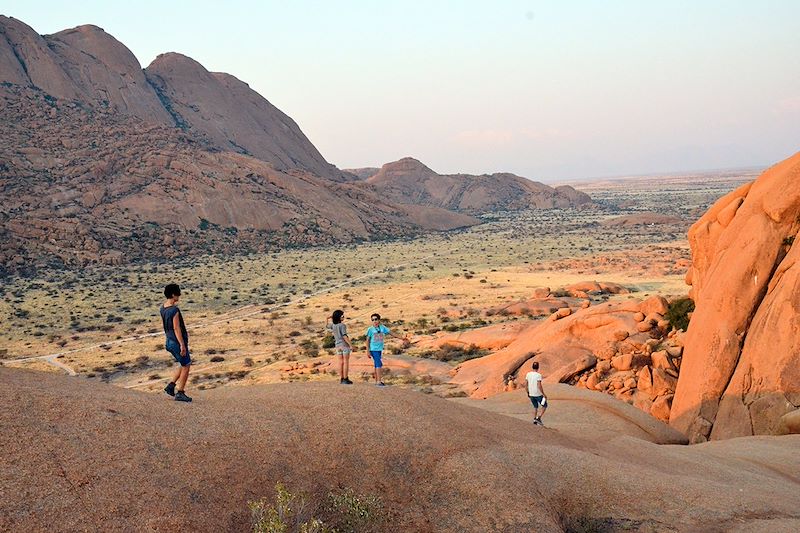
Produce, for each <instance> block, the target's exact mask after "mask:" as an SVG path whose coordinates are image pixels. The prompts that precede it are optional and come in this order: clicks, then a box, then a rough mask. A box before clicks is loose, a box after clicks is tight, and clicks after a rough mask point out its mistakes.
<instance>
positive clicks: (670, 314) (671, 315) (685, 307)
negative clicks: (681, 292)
mask: <svg viewBox="0 0 800 533" xmlns="http://www.w3.org/2000/svg"><path fill="white" fill-rule="evenodd" d="M692 311H694V301H693V300H692V299H691V298H680V299H678V300H674V301H672V302H670V304H669V310H667V316H666V319H667V320H669V324H670V326H672V327H673V328H674V329H681V330H683V331H686V328H688V327H689V313H691V312H692Z"/></svg>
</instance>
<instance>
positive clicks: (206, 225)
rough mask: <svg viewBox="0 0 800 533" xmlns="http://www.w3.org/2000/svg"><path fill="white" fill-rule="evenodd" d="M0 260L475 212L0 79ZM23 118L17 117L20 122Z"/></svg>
mask: <svg viewBox="0 0 800 533" xmlns="http://www.w3.org/2000/svg"><path fill="white" fill-rule="evenodd" d="M0 115H2V116H3V120H2V121H0V153H3V154H4V157H3V159H2V161H1V162H0V205H1V206H2V207H0V222H1V223H2V229H0V244H1V245H2V247H0V264H1V265H4V266H5V268H7V270H8V271H11V272H19V271H28V270H30V269H32V268H34V267H35V266H36V265H37V264H42V263H47V262H49V263H53V264H56V265H59V264H64V265H67V266H82V265H86V264H91V263H96V262H103V263H119V262H125V261H128V260H138V259H152V258H170V257H181V256H187V255H197V254H203V253H209V252H242V251H259V250H261V251H263V250H270V249H273V250H274V249H276V248H279V247H284V246H297V245H307V244H326V243H327V244H330V243H334V242H352V241H355V240H361V239H370V238H375V237H376V236H401V235H410V234H413V233H415V232H420V231H429V230H441V229H452V228H455V227H461V226H465V225H470V224H473V223H474V222H475V219H473V218H471V217H469V216H466V215H462V214H459V213H453V212H450V211H446V210H444V209H438V208H419V207H418V206H399V207H398V206H396V205H393V204H391V203H389V202H386V201H384V200H382V199H381V198H379V197H378V196H377V195H376V194H374V193H371V192H370V191H365V190H363V189H362V188H361V187H358V186H356V185H354V184H348V183H337V182H333V181H331V180H327V179H325V178H321V177H318V176H315V175H314V174H311V173H309V172H307V171H304V170H299V169H294V170H288V171H279V170H276V169H275V168H274V167H273V166H272V165H271V164H270V163H267V162H265V161H262V160H260V159H256V158H254V157H251V156H247V155H243V154H239V153H235V152H230V151H218V150H210V149H209V148H208V146H207V145H206V144H205V143H204V142H203V141H202V140H198V138H196V137H194V136H192V135H191V134H190V133H187V132H184V131H181V130H180V129H177V128H174V127H169V126H164V125H159V124H156V123H152V122H145V121H141V120H139V119H135V118H131V117H129V116H125V115H120V114H119V113H115V112H111V111H109V110H105V109H102V108H92V107H86V106H83V105H82V104H81V103H80V102H74V101H66V100H61V99H54V98H52V97H51V96H49V95H48V94H46V93H43V92H41V91H38V90H34V89H31V88H23V87H20V86H11V87H4V88H2V89H0ZM21 124H24V125H25V127H24V128H21V127H20V125H21Z"/></svg>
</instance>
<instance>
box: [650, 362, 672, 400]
mask: <svg viewBox="0 0 800 533" xmlns="http://www.w3.org/2000/svg"><path fill="white" fill-rule="evenodd" d="M652 373H653V395H654V396H663V395H664V394H669V393H671V392H675V387H676V386H677V384H678V380H677V379H676V378H675V377H673V376H671V375H669V374H667V373H666V372H665V371H664V370H663V369H661V368H653V369H652Z"/></svg>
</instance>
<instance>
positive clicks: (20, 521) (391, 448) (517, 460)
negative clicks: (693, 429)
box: [0, 368, 800, 532]
mask: <svg viewBox="0 0 800 533" xmlns="http://www.w3.org/2000/svg"><path fill="white" fill-rule="evenodd" d="M554 387H556V386H554ZM561 387H563V389H562V388H554V389H553V391H552V393H551V394H552V395H553V402H552V404H551V408H550V410H549V412H548V416H547V417H546V423H547V424H548V425H549V426H550V427H545V428H541V427H538V426H534V425H533V424H532V423H531V422H530V419H529V415H528V419H525V418H526V414H525V409H527V407H526V406H525V402H527V398H525V397H524V395H523V394H522V393H521V392H520V391H515V392H513V393H506V394H502V395H499V396H497V397H495V398H493V399H491V400H469V399H462V400H459V401H458V402H456V401H451V400H445V399H442V398H437V397H433V396H429V395H424V394H421V393H416V392H413V391H410V390H406V389H399V388H394V387H388V388H385V389H379V388H377V387H372V386H366V385H354V386H352V387H343V386H340V385H338V384H334V383H330V382H316V383H302V384H301V383H292V384H280V385H255V386H251V387H225V388H221V389H215V390H213V391H198V392H197V393H196V394H195V395H194V397H195V400H194V402H193V403H192V404H188V405H187V404H179V403H177V402H173V401H170V400H169V398H167V397H166V396H162V395H154V394H146V393H140V392H134V391H130V390H124V389H120V388H118V387H113V386H108V385H103V384H98V383H94V382H91V381H88V380H83V379H80V378H69V377H65V376H58V375H50V374H42V373H37V372H28V371H22V370H12V369H7V368H0V403H2V405H3V406H4V408H3V409H2V410H1V411H0V426H1V427H2V428H3V431H2V432H0V450H2V454H0V494H3V498H1V499H0V530H3V531H34V530H46V529H52V527H53V526H54V525H57V527H58V529H59V530H61V531H83V530H86V529H98V530H108V531H132V530H135V531H164V530H181V529H182V530H187V531H232V530H236V531H242V530H247V529H248V528H249V527H250V516H249V510H248V507H247V503H248V501H253V500H257V499H260V498H262V497H267V498H269V497H274V495H275V485H276V483H277V482H281V483H283V484H284V485H286V486H287V487H288V488H289V489H290V490H291V491H293V492H297V491H305V492H307V493H308V494H309V495H310V501H311V502H312V503H313V502H314V501H316V500H315V498H316V497H318V496H320V495H324V494H326V493H327V492H328V491H331V490H335V489H341V488H349V489H352V490H353V491H355V492H356V493H358V494H363V495H376V496H378V497H380V499H381V501H382V504H381V506H382V508H383V515H384V518H383V519H382V521H381V522H379V523H377V524H376V529H378V530H382V531H540V532H562V531H617V530H622V529H626V530H637V531H653V532H654V531H765V530H768V531H796V530H797V529H798V528H800V505H798V504H800V497H798V494H800V490H798V489H800V480H798V478H797V472H798V471H800V453H799V452H800V436H797V435H788V436H784V437H770V438H764V437H748V438H742V439H736V440H731V441H723V442H708V443H704V444H701V445H698V446H691V447H690V446H682V445H674V444H673V445H658V444H655V442H665V440H664V439H667V441H669V440H670V439H675V438H677V439H678V440H680V439H681V438H682V437H681V436H679V435H678V436H677V437H674V435H676V433H675V432H674V431H672V430H671V429H670V428H669V427H667V426H666V425H664V424H662V423H660V422H658V421H656V420H654V419H652V418H650V417H647V416H646V415H644V414H643V413H640V412H638V411H637V410H636V409H634V408H632V407H630V406H627V405H625V404H624V403H622V402H617V401H615V400H613V399H611V398H609V397H607V396H604V395H602V394H600V393H597V392H590V391H580V390H577V389H575V388H574V387H566V386H561ZM464 403H466V405H464ZM478 407H482V408H478ZM637 417H641V418H644V419H646V420H645V421H642V420H640V419H639V418H637ZM520 418H521V419H520ZM610 430H613V431H610Z"/></svg>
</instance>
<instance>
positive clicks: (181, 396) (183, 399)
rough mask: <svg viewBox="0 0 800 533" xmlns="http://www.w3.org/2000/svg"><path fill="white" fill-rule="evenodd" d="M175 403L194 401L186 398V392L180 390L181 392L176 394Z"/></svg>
mask: <svg viewBox="0 0 800 533" xmlns="http://www.w3.org/2000/svg"><path fill="white" fill-rule="evenodd" d="M175 401H176V402H191V401H192V399H191V398H189V397H188V396H186V393H185V392H183V391H182V390H179V391H178V392H177V393H176V394H175Z"/></svg>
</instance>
